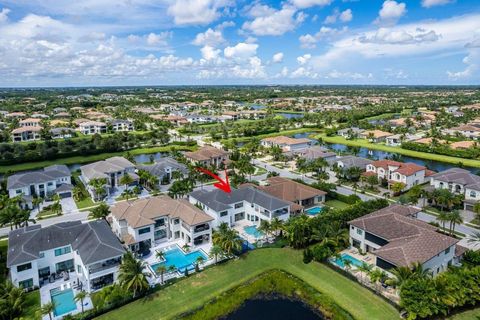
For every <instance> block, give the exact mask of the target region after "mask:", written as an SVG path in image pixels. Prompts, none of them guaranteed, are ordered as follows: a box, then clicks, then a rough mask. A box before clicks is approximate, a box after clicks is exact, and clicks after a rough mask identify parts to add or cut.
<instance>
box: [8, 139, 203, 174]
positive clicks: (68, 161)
mask: <svg viewBox="0 0 480 320" xmlns="http://www.w3.org/2000/svg"><path fill="white" fill-rule="evenodd" d="M172 147H175V149H177V150H181V151H190V150H193V149H194V148H196V147H190V146H183V145H174V144H172V145H168V146H162V147H152V148H138V149H132V150H128V152H130V153H131V154H133V155H139V154H150V153H157V152H168V151H170V150H171V148H172ZM125 152H127V151H122V152H109V153H100V154H94V155H89V156H76V157H69V158H59V159H55V160H46V161H38V162H26V163H19V164H12V165H8V166H0V173H6V172H17V171H24V170H34V169H41V168H44V167H47V166H51V165H53V164H65V165H72V164H85V163H90V162H95V161H100V160H105V159H107V158H110V157H114V156H121V155H124V154H125Z"/></svg>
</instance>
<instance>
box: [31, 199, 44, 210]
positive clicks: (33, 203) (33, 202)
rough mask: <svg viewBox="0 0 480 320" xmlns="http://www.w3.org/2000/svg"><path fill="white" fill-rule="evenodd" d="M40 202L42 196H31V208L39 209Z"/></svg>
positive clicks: (41, 201)
mask: <svg viewBox="0 0 480 320" xmlns="http://www.w3.org/2000/svg"><path fill="white" fill-rule="evenodd" d="M42 203H43V198H41V197H35V198H33V200H32V205H33V209H40V205H41V204H42ZM39 211H40V210H39Z"/></svg>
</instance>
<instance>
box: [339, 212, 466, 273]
mask: <svg viewBox="0 0 480 320" xmlns="http://www.w3.org/2000/svg"><path fill="white" fill-rule="evenodd" d="M419 211H420V209H415V208H413V207H407V206H402V205H399V204H395V205H391V206H389V207H386V208H383V209H380V210H378V211H375V212H373V213H370V214H367V215H365V216H363V217H360V218H358V219H355V220H352V221H349V222H348V224H349V225H350V244H351V245H352V246H354V247H356V248H359V249H360V250H361V251H362V252H368V253H371V254H372V255H373V256H374V257H375V261H374V263H375V265H376V266H377V267H379V268H382V269H384V270H391V269H394V268H398V267H411V266H412V265H413V264H414V263H420V264H421V265H422V267H423V269H425V270H429V271H430V272H431V273H432V274H433V275H436V274H438V273H440V272H442V271H445V270H447V268H448V267H449V266H450V265H453V264H456V262H457V260H458V257H456V255H455V252H456V243H457V242H458V240H457V239H455V238H452V237H449V236H446V235H443V234H441V233H439V232H437V228H436V227H434V226H432V225H430V224H428V223H425V222H423V221H419V220H416V219H415V218H414V216H415V215H416V214H417V213H418V212H419Z"/></svg>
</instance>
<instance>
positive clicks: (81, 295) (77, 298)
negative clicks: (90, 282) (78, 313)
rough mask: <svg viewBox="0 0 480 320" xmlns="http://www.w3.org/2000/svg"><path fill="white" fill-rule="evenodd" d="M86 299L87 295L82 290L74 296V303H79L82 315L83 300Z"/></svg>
mask: <svg viewBox="0 0 480 320" xmlns="http://www.w3.org/2000/svg"><path fill="white" fill-rule="evenodd" d="M87 297H88V293H87V292H85V291H83V290H82V291H80V292H79V293H77V294H76V295H75V301H77V302H78V301H80V304H81V305H82V313H83V311H84V307H83V300H85V299H86V298H87Z"/></svg>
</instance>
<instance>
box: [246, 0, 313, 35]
mask: <svg viewBox="0 0 480 320" xmlns="http://www.w3.org/2000/svg"><path fill="white" fill-rule="evenodd" d="M249 15H250V16H251V17H253V20H252V21H246V22H245V23H244V24H243V26H242V28H243V29H244V30H246V31H250V32H252V33H253V34H255V35H257V36H266V35H272V36H279V35H282V34H284V33H286V32H288V31H292V30H294V29H295V28H296V27H297V26H298V25H299V24H301V23H302V22H303V21H304V20H305V15H304V14H303V13H302V12H299V13H297V9H296V8H295V7H293V6H291V5H283V6H282V8H281V9H279V10H276V9H274V8H271V7H269V6H266V5H260V4H256V5H254V6H253V7H252V8H251V9H250V11H249Z"/></svg>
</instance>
